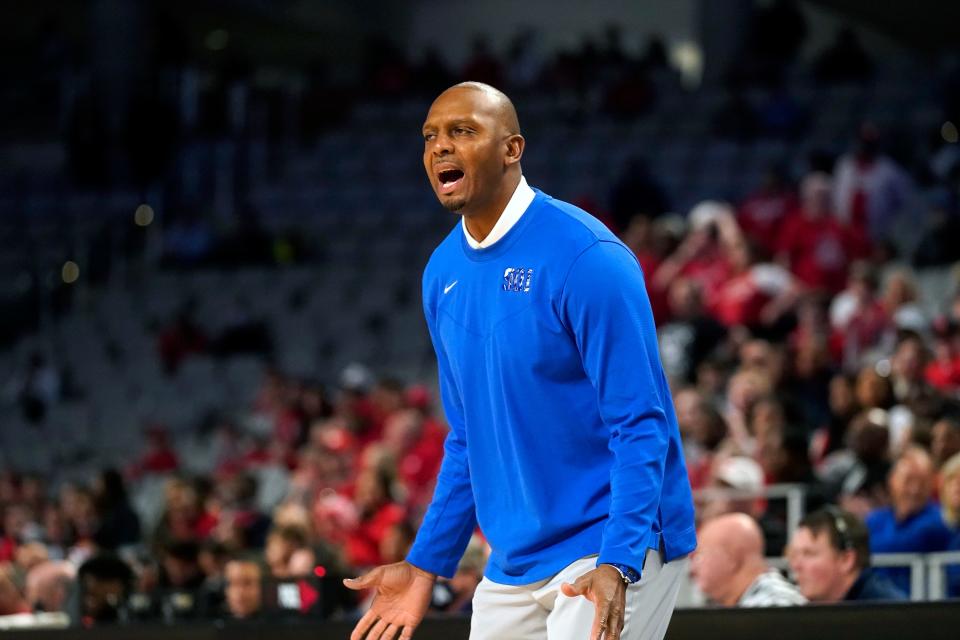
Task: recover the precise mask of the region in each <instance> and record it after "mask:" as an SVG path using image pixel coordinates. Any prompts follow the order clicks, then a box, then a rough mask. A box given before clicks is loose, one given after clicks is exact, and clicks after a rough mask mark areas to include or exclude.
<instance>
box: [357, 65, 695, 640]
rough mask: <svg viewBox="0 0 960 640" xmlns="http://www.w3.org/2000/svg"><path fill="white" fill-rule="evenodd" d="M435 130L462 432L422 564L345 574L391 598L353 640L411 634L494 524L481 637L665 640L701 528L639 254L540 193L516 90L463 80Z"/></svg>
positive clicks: (445, 353)
mask: <svg viewBox="0 0 960 640" xmlns="http://www.w3.org/2000/svg"><path fill="white" fill-rule="evenodd" d="M422 134H423V141H424V148H423V163H424V169H425V170H426V172H427V176H428V178H429V180H430V183H431V185H432V186H433V189H434V191H435V192H436V195H437V198H438V199H439V200H440V203H441V204H442V205H443V206H444V207H445V208H446V209H447V210H448V211H450V212H453V213H454V214H456V215H457V216H458V217H459V219H458V224H457V225H456V226H455V227H454V228H453V229H452V230H451V232H450V234H449V235H448V236H447V238H446V239H445V240H444V241H443V242H442V243H441V244H440V246H439V247H437V249H436V251H434V253H433V255H432V256H431V258H430V261H429V263H428V264H427V267H426V269H425V271H424V275H423V303H424V314H425V316H426V321H427V327H428V328H429V330H430V336H431V338H432V340H433V346H434V349H435V351H436V354H437V363H438V373H439V382H440V395H441V399H442V402H443V406H444V410H445V412H446V416H447V421H448V422H449V423H450V434H449V436H448V437H447V440H446V444H445V452H444V460H443V464H442V467H441V470H440V474H439V477H438V479H437V486H436V490H435V493H434V496H433V500H432V502H431V504H430V507H429V508H428V510H427V513H426V515H425V516H424V520H423V523H422V525H421V527H420V529H419V531H418V533H417V538H416V541H415V542H414V544H413V548H412V549H411V550H410V553H409V554H408V556H407V558H406V560H405V561H404V562H399V563H396V564H392V565H387V566H384V567H379V568H377V569H374V570H373V571H371V572H370V573H368V574H366V575H364V576H361V577H360V578H358V579H356V580H349V581H347V585H348V586H350V587H353V588H374V589H375V590H376V597H375V599H374V600H373V604H372V607H371V608H370V610H369V611H368V612H367V614H366V615H364V616H363V618H362V619H361V620H360V622H359V623H358V624H357V626H356V629H355V630H354V633H353V635H352V636H351V637H352V639H353V640H359V639H360V638H367V639H368V640H380V639H382V638H389V639H393V638H395V637H397V636H398V635H399V637H401V638H410V637H411V636H412V634H413V630H414V629H415V628H416V626H417V625H418V624H419V623H420V620H421V619H422V617H423V615H424V613H425V611H426V609H427V605H428V602H429V600H430V594H431V591H432V588H433V584H434V581H435V580H436V577H437V576H446V577H450V576H452V575H453V573H454V571H455V569H456V566H457V560H458V559H459V558H460V556H461V555H462V554H463V551H464V549H465V548H466V545H467V542H468V541H469V539H470V536H471V534H472V533H473V531H474V530H475V529H476V527H477V526H478V525H479V527H480V528H481V529H482V531H483V533H484V535H485V536H486V538H487V540H488V541H489V543H490V545H491V547H492V554H491V556H490V560H489V562H488V564H487V566H486V569H485V571H484V578H483V580H482V581H481V583H480V585H479V586H478V588H477V591H476V593H475V596H474V600H473V618H472V621H471V632H470V638H471V639H472V640H487V639H490V640H494V639H495V640H595V639H597V638H604V639H606V640H618V639H619V638H625V639H630V640H639V639H647V638H662V637H663V635H664V634H665V632H666V628H667V625H668V623H669V620H670V616H671V613H672V610H673V606H674V603H675V602H676V595H677V590H678V588H679V585H680V582H681V579H682V576H683V575H684V574H685V572H686V566H687V562H688V561H687V559H686V557H687V554H689V553H690V552H691V551H692V550H693V549H694V547H695V546H696V538H695V529H694V521H693V501H692V497H691V494H690V485H689V483H688V480H687V474H686V469H685V465H684V461H683V454H682V452H681V445H680V433H679V429H678V428H677V420H676V416H675V415H674V412H673V402H672V400H671V397H670V391H669V389H668V387H667V382H666V377H665V376H664V374H663V369H662V366H661V363H660V358H659V354H658V353H657V336H656V330H655V327H654V323H653V316H652V314H651V312H650V304H649V301H648V299H647V293H646V289H645V287H644V282H643V274H642V273H641V271H640V266H639V264H638V262H637V259H636V257H635V256H634V255H633V253H631V251H630V250H629V249H628V248H627V247H626V246H625V245H624V244H623V243H622V242H621V241H620V240H619V239H617V238H616V236H614V235H613V234H612V233H611V232H610V231H609V230H608V229H607V228H606V227H604V226H603V224H601V223H600V222H599V221H598V220H596V219H595V218H594V217H592V216H590V215H589V214H587V213H586V212H584V211H582V210H580V209H577V208H576V207H574V206H572V205H569V204H567V203H565V202H561V201H559V200H555V199H554V198H551V197H550V196H548V195H546V194H544V193H543V192H540V191H537V190H535V189H532V188H530V187H529V186H528V185H527V182H526V180H525V179H524V177H523V174H522V171H521V169H520V159H521V156H522V155H523V150H524V145H525V141H524V138H523V136H522V135H521V134H520V125H519V123H518V121H517V115H516V111H515V110H514V107H513V104H512V103H511V102H510V100H509V98H507V96H505V95H504V94H503V93H501V92H500V91H498V90H496V89H494V88H493V87H490V86H487V85H484V84H479V83H473V82H470V83H464V84H459V85H456V86H454V87H451V88H450V89H448V90H447V91H444V92H443V93H442V94H441V95H440V96H439V97H438V98H437V99H436V100H435V101H434V102H433V104H432V105H431V107H430V111H429V113H428V114H427V117H426V120H425V122H424V124H423V129H422Z"/></svg>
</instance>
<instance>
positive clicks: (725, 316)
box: [711, 240, 800, 327]
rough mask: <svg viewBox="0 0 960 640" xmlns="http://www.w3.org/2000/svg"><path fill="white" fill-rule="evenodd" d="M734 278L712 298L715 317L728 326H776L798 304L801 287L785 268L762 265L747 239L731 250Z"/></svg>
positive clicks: (764, 263) (733, 246)
mask: <svg viewBox="0 0 960 640" xmlns="http://www.w3.org/2000/svg"><path fill="white" fill-rule="evenodd" d="M729 258H730V269H731V276H730V278H729V279H728V280H727V281H726V282H724V283H723V284H722V285H720V288H719V290H718V291H717V292H716V293H715V294H714V295H713V296H712V300H713V304H712V305H711V311H712V312H713V316H714V317H715V318H717V320H719V321H720V322H721V323H723V324H724V325H726V326H727V327H732V326H736V325H744V326H747V327H754V326H758V325H761V324H762V325H767V326H769V325H772V324H774V323H775V322H776V321H777V320H779V319H780V318H781V317H782V316H783V314H784V313H786V312H787V311H788V310H790V309H791V308H792V307H793V305H794V304H795V303H796V302H797V299H798V297H799V294H800V287H799V285H798V283H797V282H796V280H795V279H794V277H793V276H792V275H790V272H789V271H787V270H786V269H784V268H783V267H782V266H780V265H777V264H773V263H770V262H762V261H760V260H759V259H758V257H757V249H756V248H755V247H752V246H750V243H749V242H748V241H746V240H740V241H739V242H736V243H734V244H733V245H732V246H731V247H730V251H729Z"/></svg>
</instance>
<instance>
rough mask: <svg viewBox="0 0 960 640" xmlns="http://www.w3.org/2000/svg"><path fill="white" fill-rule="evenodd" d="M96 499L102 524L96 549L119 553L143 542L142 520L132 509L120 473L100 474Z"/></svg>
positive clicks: (95, 538)
mask: <svg viewBox="0 0 960 640" xmlns="http://www.w3.org/2000/svg"><path fill="white" fill-rule="evenodd" d="M94 499H95V503H96V508H97V516H98V518H99V523H100V524H99V527H98V528H97V532H96V534H95V535H94V540H95V541H96V542H97V545H99V546H100V547H102V548H104V549H116V548H117V547H121V546H124V545H129V544H136V543H138V542H140V516H138V515H137V513H136V511H134V510H133V507H131V506H130V500H129V498H128V497H127V488H126V485H125V484H124V481H123V476H121V475H120V473H119V472H118V471H116V470H114V469H107V470H106V471H104V472H103V473H101V474H100V476H99V477H98V478H97V482H96V485H95V496H94Z"/></svg>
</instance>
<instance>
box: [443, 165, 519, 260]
mask: <svg viewBox="0 0 960 640" xmlns="http://www.w3.org/2000/svg"><path fill="white" fill-rule="evenodd" d="M535 195H536V194H535V193H534V192H533V189H531V188H530V187H529V186H528V185H527V179H526V178H524V177H523V176H520V183H519V184H518V185H517V189H516V190H515V191H514V192H513V195H512V196H510V202H508V203H507V206H506V208H504V210H503V213H501V214H500V218H498V219H497V223H496V224H495V225H493V229H490V233H488V234H487V237H486V238H484V239H483V242H477V241H476V240H474V239H473V236H471V235H470V232H469V231H467V219H466V218H463V220H462V222H461V226H462V227H463V235H464V236H465V237H466V239H467V244H469V245H470V248H471V249H486V248H487V247H489V246H491V245H493V244H494V243H495V242H496V241H497V240H499V239H500V238H502V237H503V236H505V235H507V231H510V229H511V228H513V225H515V224H517V221H518V220H519V219H520V216H522V215H523V212H524V211H526V210H527V207H529V206H530V203H531V202H533V198H534V196H535Z"/></svg>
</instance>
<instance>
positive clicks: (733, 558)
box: [690, 513, 806, 607]
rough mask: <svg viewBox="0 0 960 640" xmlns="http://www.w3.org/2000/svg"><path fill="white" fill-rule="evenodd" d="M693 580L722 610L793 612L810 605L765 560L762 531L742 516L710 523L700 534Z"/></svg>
mask: <svg viewBox="0 0 960 640" xmlns="http://www.w3.org/2000/svg"><path fill="white" fill-rule="evenodd" d="M690 576H691V577H692V578H693V580H694V582H695V583H696V584H697V586H698V587H699V588H700V590H701V591H702V592H703V594H704V595H705V596H707V598H709V599H710V601H711V602H713V603H714V604H717V605H720V606H722V607H790V606H796V605H802V604H805V603H806V599H805V598H804V597H803V596H802V595H800V592H799V591H798V590H797V588H796V587H795V586H793V585H792V584H790V583H789V582H787V580H786V579H785V578H784V577H783V576H782V575H781V574H780V572H779V571H777V570H776V569H773V568H771V567H769V566H768V565H767V563H766V561H765V560H764V559H763V536H762V534H761V532H760V527H759V526H757V523H756V522H755V521H754V520H753V518H751V517H750V516H748V515H745V514H742V513H736V514H728V515H724V516H719V517H717V518H715V519H713V520H709V521H707V523H706V524H704V525H703V526H702V527H701V528H700V532H699V533H698V534H697V550H696V551H694V552H693V556H692V558H691V561H690Z"/></svg>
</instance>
